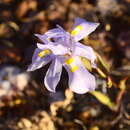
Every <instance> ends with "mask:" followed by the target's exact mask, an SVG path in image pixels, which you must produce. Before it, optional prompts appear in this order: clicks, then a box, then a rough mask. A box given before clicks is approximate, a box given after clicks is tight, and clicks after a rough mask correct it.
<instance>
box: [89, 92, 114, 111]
mask: <svg viewBox="0 0 130 130" xmlns="http://www.w3.org/2000/svg"><path fill="white" fill-rule="evenodd" d="M90 93H91V94H92V95H93V96H95V97H96V99H97V100H98V101H99V102H101V103H102V104H104V105H106V106H108V107H109V108H110V109H113V108H114V106H115V104H114V103H113V102H112V101H111V100H110V98H109V97H108V96H107V95H105V94H104V93H102V92H99V91H93V92H90Z"/></svg>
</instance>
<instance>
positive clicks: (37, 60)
mask: <svg viewBox="0 0 130 130" xmlns="http://www.w3.org/2000/svg"><path fill="white" fill-rule="evenodd" d="M41 51H42V50H40V49H39V48H36V49H35V51H34V54H33V57H32V64H31V65H30V66H29V67H28V69H27V71H34V70H36V69H39V68H41V67H42V66H44V65H46V64H48V63H49V62H50V61H51V57H50V56H46V57H44V58H41V57H40V56H38V54H39V53H40V52H41Z"/></svg>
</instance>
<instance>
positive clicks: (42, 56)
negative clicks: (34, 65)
mask: <svg viewBox="0 0 130 130" xmlns="http://www.w3.org/2000/svg"><path fill="white" fill-rule="evenodd" d="M50 53H51V51H50V50H48V49H47V50H43V51H41V52H39V53H38V56H39V57H40V58H44V57H45V56H46V55H49V54H50Z"/></svg>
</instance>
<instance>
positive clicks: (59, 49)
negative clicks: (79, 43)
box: [37, 43, 68, 55]
mask: <svg viewBox="0 0 130 130" xmlns="http://www.w3.org/2000/svg"><path fill="white" fill-rule="evenodd" d="M37 47H38V48H39V49H41V50H43V49H50V50H51V51H52V52H53V54H54V55H65V54H66V53H68V48H67V47H65V46H62V44H57V45H53V44H48V45H44V44H40V43H37Z"/></svg>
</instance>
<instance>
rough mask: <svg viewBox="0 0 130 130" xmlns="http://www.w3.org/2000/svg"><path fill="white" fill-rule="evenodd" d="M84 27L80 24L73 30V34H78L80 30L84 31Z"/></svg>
mask: <svg viewBox="0 0 130 130" xmlns="http://www.w3.org/2000/svg"><path fill="white" fill-rule="evenodd" d="M82 29H83V27H82V26H81V25H78V26H77V27H76V28H75V29H74V30H73V31H72V32H71V35H72V36H75V35H77V34H78V33H79V32H80V31H82Z"/></svg>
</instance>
